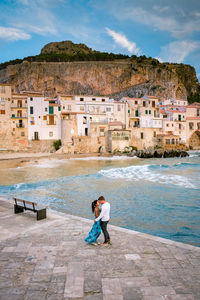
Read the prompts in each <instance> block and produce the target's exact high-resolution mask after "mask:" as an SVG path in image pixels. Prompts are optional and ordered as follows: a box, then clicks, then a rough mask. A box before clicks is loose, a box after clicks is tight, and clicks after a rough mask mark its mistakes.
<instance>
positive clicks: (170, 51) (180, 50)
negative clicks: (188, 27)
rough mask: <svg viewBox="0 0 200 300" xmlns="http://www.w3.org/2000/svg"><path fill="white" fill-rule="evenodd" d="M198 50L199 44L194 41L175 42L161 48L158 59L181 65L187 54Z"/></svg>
mask: <svg viewBox="0 0 200 300" xmlns="http://www.w3.org/2000/svg"><path fill="white" fill-rule="evenodd" d="M198 48H200V43H199V42H196V41H186V40H184V41H175V42H172V43H169V44H168V45H167V46H163V47H161V53H160V57H161V60H162V61H168V62H175V63H182V62H184V60H185V58H186V57H187V56H188V55H189V54H191V53H192V52H193V51H195V50H197V49H198Z"/></svg>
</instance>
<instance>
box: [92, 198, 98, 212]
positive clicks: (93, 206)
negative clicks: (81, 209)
mask: <svg viewBox="0 0 200 300" xmlns="http://www.w3.org/2000/svg"><path fill="white" fill-rule="evenodd" d="M97 201H98V200H94V201H93V202H92V204H91V207H92V212H94V210H95V207H96V205H97Z"/></svg>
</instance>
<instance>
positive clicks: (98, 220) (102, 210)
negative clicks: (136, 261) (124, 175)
mask: <svg viewBox="0 0 200 300" xmlns="http://www.w3.org/2000/svg"><path fill="white" fill-rule="evenodd" d="M92 212H93V213H94V214H95V220H94V225H93V227H92V229H91V231H90V232H89V233H88V235H87V237H86V239H85V241H86V242H87V243H88V244H92V245H94V246H96V245H98V244H99V243H97V238H98V237H99V236H100V234H101V230H102V232H103V235H104V243H103V244H102V246H108V245H111V242H110V236H109V233H108V231H107V225H108V222H109V220H110V204H109V203H108V202H107V201H106V200H105V198H104V197H103V196H101V197H99V199H98V200H95V201H93V202H92Z"/></svg>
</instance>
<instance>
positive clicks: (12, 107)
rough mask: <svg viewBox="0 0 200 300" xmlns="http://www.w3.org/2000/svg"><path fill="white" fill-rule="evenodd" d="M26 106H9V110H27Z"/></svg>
mask: <svg viewBox="0 0 200 300" xmlns="http://www.w3.org/2000/svg"><path fill="white" fill-rule="evenodd" d="M27 108H28V106H15V105H11V109H27Z"/></svg>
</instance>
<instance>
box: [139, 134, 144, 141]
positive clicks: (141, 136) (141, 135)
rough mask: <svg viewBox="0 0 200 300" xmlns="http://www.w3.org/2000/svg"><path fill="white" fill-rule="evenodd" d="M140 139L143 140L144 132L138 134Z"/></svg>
mask: <svg viewBox="0 0 200 300" xmlns="http://www.w3.org/2000/svg"><path fill="white" fill-rule="evenodd" d="M140 138H141V139H142V140H143V138H144V132H141V133H140Z"/></svg>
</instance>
